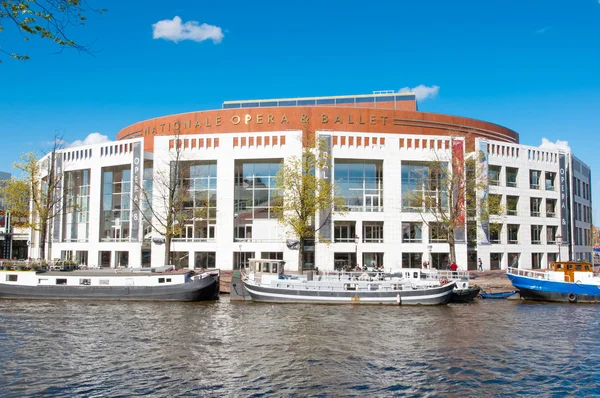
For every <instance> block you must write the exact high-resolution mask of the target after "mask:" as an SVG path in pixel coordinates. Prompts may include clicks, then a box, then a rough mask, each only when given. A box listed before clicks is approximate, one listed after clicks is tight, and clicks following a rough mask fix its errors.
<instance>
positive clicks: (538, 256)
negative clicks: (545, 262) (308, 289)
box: [531, 253, 544, 269]
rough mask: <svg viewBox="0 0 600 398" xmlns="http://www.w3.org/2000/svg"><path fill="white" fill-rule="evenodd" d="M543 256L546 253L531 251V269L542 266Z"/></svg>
mask: <svg viewBox="0 0 600 398" xmlns="http://www.w3.org/2000/svg"><path fill="white" fill-rule="evenodd" d="M542 257H544V253H531V269H540V268H542Z"/></svg>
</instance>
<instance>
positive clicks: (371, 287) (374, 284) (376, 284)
mask: <svg viewBox="0 0 600 398" xmlns="http://www.w3.org/2000/svg"><path fill="white" fill-rule="evenodd" d="M379 286H380V285H379V283H372V284H370V285H369V290H379Z"/></svg>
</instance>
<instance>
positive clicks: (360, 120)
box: [358, 115, 365, 124]
mask: <svg viewBox="0 0 600 398" xmlns="http://www.w3.org/2000/svg"><path fill="white" fill-rule="evenodd" d="M358 124H365V122H363V120H362V115H360V116H359V117H358Z"/></svg>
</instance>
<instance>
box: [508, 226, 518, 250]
mask: <svg viewBox="0 0 600 398" xmlns="http://www.w3.org/2000/svg"><path fill="white" fill-rule="evenodd" d="M507 229H508V243H509V244H513V245H515V244H517V243H519V225H517V224H508V228H507Z"/></svg>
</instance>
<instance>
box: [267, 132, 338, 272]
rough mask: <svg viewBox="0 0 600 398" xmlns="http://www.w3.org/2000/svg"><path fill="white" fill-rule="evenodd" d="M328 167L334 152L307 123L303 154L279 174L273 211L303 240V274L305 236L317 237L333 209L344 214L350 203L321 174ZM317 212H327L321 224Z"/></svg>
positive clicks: (300, 260) (300, 261)
mask: <svg viewBox="0 0 600 398" xmlns="http://www.w3.org/2000/svg"><path fill="white" fill-rule="evenodd" d="M315 143H316V145H315ZM326 168H329V170H331V156H330V155H329V152H328V150H327V148H326V146H325V142H324V141H323V140H316V138H315V137H314V133H312V132H310V131H309V130H308V127H307V126H305V129H304V131H303V150H302V155H301V156H300V157H297V156H292V157H290V158H288V159H286V160H285V161H284V163H283V165H282V167H281V169H280V170H279V172H278V173H277V174H276V176H275V186H276V187H277V190H278V197H277V199H276V200H275V204H274V206H273V212H274V213H275V214H276V215H277V217H278V221H279V223H280V224H282V225H283V226H284V227H285V228H286V229H288V231H289V232H291V233H292V234H293V235H294V236H295V237H296V238H297V239H298V241H299V247H298V273H300V274H301V273H302V265H303V259H304V246H305V240H306V239H314V238H316V237H317V235H318V233H319V231H320V230H321V228H323V226H325V225H328V223H327V221H329V219H330V217H331V214H332V212H333V209H336V212H338V213H340V214H343V213H344V210H343V209H344V208H345V207H346V201H345V200H344V198H342V197H340V196H339V195H337V194H336V191H335V185H334V183H332V182H331V181H328V180H326V179H324V178H322V177H321V176H322V174H323V172H324V170H326ZM338 209H340V210H339V211H338ZM317 214H326V216H325V217H324V218H325V219H320V223H321V225H319V226H317V225H315V217H316V215H317ZM321 218H323V217H321ZM322 241H324V240H322Z"/></svg>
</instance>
